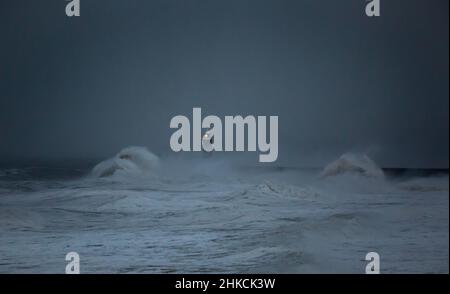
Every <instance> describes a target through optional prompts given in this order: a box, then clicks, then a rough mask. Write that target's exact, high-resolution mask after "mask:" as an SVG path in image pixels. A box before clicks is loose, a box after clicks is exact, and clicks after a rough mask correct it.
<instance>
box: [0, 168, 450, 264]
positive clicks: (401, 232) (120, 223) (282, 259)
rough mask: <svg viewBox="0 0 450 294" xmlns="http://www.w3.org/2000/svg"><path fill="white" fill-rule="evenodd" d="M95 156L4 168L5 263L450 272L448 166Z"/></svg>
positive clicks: (1, 245)
mask: <svg viewBox="0 0 450 294" xmlns="http://www.w3.org/2000/svg"><path fill="white" fill-rule="evenodd" d="M91 168H92V165H88V164H86V165H83V164H68V163H67V162H61V163H60V164H56V165H55V164H53V165H45V164H40V165H37V166H21V167H3V168H0V273H64V271H65V267H66V264H67V262H66V261H65V255H66V254H67V253H68V252H71V251H75V252H77V253H79V255H80V269H81V272H82V273H364V271H365V267H366V264H367V261H366V260H365V256H366V254H367V253H368V252H371V251H375V252H377V253H378V254H379V255H380V261H381V263H380V270H381V272H382V273H448V272H449V189H448V188H449V182H448V171H444V172H439V173H433V172H431V173H409V172H408V171H407V170H406V171H402V172H400V173H396V172H391V173H389V172H386V176H385V178H382V179H379V178H370V177H363V176H361V175H357V174H343V175H337V176H334V177H328V178H323V177H320V176H319V174H320V171H318V170H314V169H296V168H242V167H241V168H237V167H231V166H228V165H224V164H223V163H221V162H216V163H214V162H211V161H209V162H200V163H195V164H194V163H186V164H183V165H182V166H176V165H174V164H172V168H167V169H166V170H165V172H163V173H161V174H158V175H152V176H149V175H139V174H118V175H115V176H112V177H100V178H98V177H92V176H91V175H90V170H91Z"/></svg>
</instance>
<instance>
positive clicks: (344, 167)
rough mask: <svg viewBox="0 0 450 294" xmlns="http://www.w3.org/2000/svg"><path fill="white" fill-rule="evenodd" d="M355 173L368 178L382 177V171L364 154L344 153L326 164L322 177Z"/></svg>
mask: <svg viewBox="0 0 450 294" xmlns="http://www.w3.org/2000/svg"><path fill="white" fill-rule="evenodd" d="M342 174H357V175H362V176H365V177H370V178H383V177H384V173H383V171H382V170H381V168H379V167H378V166H377V165H376V164H375V163H374V162H373V161H372V160H371V159H370V158H369V157H368V156H367V155H366V154H355V153H346V154H344V155H342V156H341V157H339V158H338V159H337V160H335V161H333V162H332V163H330V164H329V165H327V166H326V167H325V168H324V169H323V171H322V173H321V176H322V177H330V176H337V175H342Z"/></svg>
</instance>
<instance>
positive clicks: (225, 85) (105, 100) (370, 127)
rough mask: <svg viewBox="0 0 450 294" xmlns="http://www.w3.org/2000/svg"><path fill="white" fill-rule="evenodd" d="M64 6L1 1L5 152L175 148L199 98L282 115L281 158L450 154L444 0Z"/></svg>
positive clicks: (428, 158) (91, 153)
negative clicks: (373, 11) (369, 7)
mask: <svg viewBox="0 0 450 294" xmlns="http://www.w3.org/2000/svg"><path fill="white" fill-rule="evenodd" d="M66 4H67V2H66V1H64V0H45V1H32V0H28V1H25V0H2V1H1V2H0V38H1V39H0V98H1V99H0V159H4V160H5V159H23V158H38V159H47V158H53V159H55V158H56V159H58V158H61V159H63V158H87V157H98V158H102V157H108V156H110V155H112V154H115V153H116V152H118V151H119V150H120V149H122V148H123V147H126V146H129V145H144V146H147V147H148V148H149V149H150V150H152V151H154V152H155V153H157V154H159V155H162V156H168V155H170V154H171V152H172V151H171V150H170V147H169V137H170V135H171V133H172V130H170V129H169V121H170V119H171V118H172V117H173V116H174V115H178V114H183V115H187V116H190V115H191V112H192V108H193V107H195V106H198V107H202V110H203V113H204V114H205V115H206V114H215V115H218V116H224V115H238V114H241V115H278V116H279V136H280V139H279V149H280V151H279V160H278V162H276V164H281V165H297V166H311V165H317V166H320V165H322V164H324V163H326V162H327V161H329V160H330V159H333V158H334V157H336V156H339V155H340V154H342V153H343V152H347V151H358V152H367V153H368V154H369V155H370V156H372V157H373V158H374V159H375V160H376V161H377V162H378V163H379V164H380V165H382V166H384V167H435V168H439V167H440V168H442V167H444V168H448V150H449V143H448V142H449V141H448V131H449V130H448V129H449V120H448V110H449V86H448V79H449V69H448V68H449V59H448V56H449V55H448V51H449V39H448V38H449V22H448V17H449V13H448V9H449V7H448V4H449V2H448V0H408V1H406V0H381V5H382V7H381V16H380V17H377V18H368V17H367V16H366V15H365V13H364V6H365V4H366V1H365V0H341V1H336V0H321V1H317V0H291V1H288V0H286V1H285V0H226V1H225V0H156V1H155V0H126V1H125V0H121V1H113V0H81V16H80V17H73V18H68V17H67V16H66V15H65V5H66ZM230 156H233V155H232V154H230ZM253 158H254V159H255V161H256V155H255V156H254V157H253Z"/></svg>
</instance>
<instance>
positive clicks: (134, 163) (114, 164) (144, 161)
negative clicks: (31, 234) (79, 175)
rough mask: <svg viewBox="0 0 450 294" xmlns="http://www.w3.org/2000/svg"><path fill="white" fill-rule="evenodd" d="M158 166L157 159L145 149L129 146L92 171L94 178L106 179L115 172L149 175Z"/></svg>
mask: <svg viewBox="0 0 450 294" xmlns="http://www.w3.org/2000/svg"><path fill="white" fill-rule="evenodd" d="M158 166H159V158H158V156H156V155H155V154H153V153H152V152H150V151H149V150H148V149H147V148H145V147H138V146H130V147H127V148H125V149H122V150H121V151H120V152H119V153H118V154H117V155H116V156H114V157H113V158H110V159H107V160H105V161H102V162H100V163H99V164H97V165H96V166H95V167H94V168H93V169H92V172H91V173H92V175H93V176H95V177H108V176H112V175H114V174H115V173H117V172H137V173H151V172H153V171H154V170H155V169H156V168H157V167H158Z"/></svg>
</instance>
